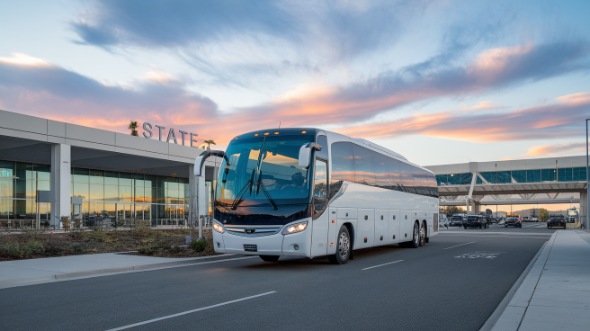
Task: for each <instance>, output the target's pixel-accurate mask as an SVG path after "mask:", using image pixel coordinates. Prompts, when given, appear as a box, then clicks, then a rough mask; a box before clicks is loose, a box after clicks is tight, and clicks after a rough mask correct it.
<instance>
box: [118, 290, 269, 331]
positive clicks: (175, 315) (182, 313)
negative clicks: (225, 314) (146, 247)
mask: <svg viewBox="0 0 590 331" xmlns="http://www.w3.org/2000/svg"><path fill="white" fill-rule="evenodd" d="M274 293H277V291H269V292H264V293H260V294H256V295H252V296H249V297H245V298H240V299H235V300H231V301H226V302H222V303H218V304H215V305H212V306H207V307H201V308H197V309H192V310H187V311H183V312H181V313H177V314H172V315H168V316H162V317H158V318H154V319H151V320H147V321H143V322H139V323H135V324H129V325H124V326H120V327H118V328H114V329H109V330H107V331H117V330H125V329H131V328H134V327H138V326H142V325H146V324H150V323H154V322H158V321H162V320H166V319H170V318H175V317H179V316H183V315H187V314H192V313H196V312H199V311H203V310H207V309H213V308H217V307H221V306H225V305H229V304H232V303H236V302H240V301H246V300H251V299H255V298H259V297H262V296H265V295H269V294H274Z"/></svg>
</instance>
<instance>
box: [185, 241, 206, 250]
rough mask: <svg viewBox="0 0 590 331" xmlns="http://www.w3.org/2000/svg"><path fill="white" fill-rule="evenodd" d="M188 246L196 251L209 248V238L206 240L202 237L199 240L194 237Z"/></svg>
mask: <svg viewBox="0 0 590 331" xmlns="http://www.w3.org/2000/svg"><path fill="white" fill-rule="evenodd" d="M188 246H189V247H190V248H191V249H192V250H194V251H195V252H202V251H204V250H205V249H207V240H205V238H201V239H199V240H194V239H193V241H191V243H190V244H189V245H188Z"/></svg>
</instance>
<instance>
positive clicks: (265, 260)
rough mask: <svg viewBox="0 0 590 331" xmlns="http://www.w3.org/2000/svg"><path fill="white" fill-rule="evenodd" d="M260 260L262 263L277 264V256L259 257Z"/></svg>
mask: <svg viewBox="0 0 590 331" xmlns="http://www.w3.org/2000/svg"><path fill="white" fill-rule="evenodd" d="M260 258H261V259H262V261H264V262H277V261H278V260H279V256H278V255H260Z"/></svg>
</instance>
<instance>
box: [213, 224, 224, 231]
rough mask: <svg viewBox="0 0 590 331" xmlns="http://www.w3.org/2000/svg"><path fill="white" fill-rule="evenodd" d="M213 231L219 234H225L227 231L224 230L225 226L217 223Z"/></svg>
mask: <svg viewBox="0 0 590 331" xmlns="http://www.w3.org/2000/svg"><path fill="white" fill-rule="evenodd" d="M213 230H215V231H217V232H219V233H224V232H225V229H224V228H223V225H221V224H219V223H217V222H213Z"/></svg>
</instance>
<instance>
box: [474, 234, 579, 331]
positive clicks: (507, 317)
mask: <svg viewBox="0 0 590 331" xmlns="http://www.w3.org/2000/svg"><path fill="white" fill-rule="evenodd" d="M523 276H524V278H523V279H522V281H521V282H520V284H518V283H517V285H518V287H517V289H516V291H515V292H513V293H514V295H513V296H512V297H511V298H507V299H510V301H509V303H508V304H507V305H503V304H500V306H499V307H498V310H499V312H500V316H499V318H497V319H496V317H495V316H494V314H493V315H492V318H491V319H490V320H488V322H487V323H486V325H484V328H482V330H484V329H486V330H487V329H489V328H491V330H493V331H512V330H518V331H529V330H530V331H540V330H568V331H576V330H580V331H587V330H590V233H588V232H585V231H583V230H558V231H555V232H554V233H553V235H552V236H551V239H549V241H548V242H547V243H546V244H545V245H544V246H543V248H542V249H541V251H540V253H539V254H537V256H536V260H534V261H532V267H531V268H530V269H528V272H527V271H525V274H524V275H523ZM511 292H512V291H511ZM509 295H510V294H509Z"/></svg>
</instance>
